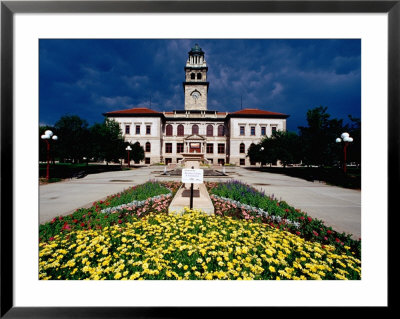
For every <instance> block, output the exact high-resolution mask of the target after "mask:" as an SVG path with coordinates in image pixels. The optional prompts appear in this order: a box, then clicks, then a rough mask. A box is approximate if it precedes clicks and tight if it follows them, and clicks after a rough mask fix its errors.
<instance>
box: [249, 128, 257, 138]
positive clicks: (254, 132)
mask: <svg viewBox="0 0 400 319" xmlns="http://www.w3.org/2000/svg"><path fill="white" fill-rule="evenodd" d="M250 135H251V136H255V135H256V127H255V126H252V127H250Z"/></svg>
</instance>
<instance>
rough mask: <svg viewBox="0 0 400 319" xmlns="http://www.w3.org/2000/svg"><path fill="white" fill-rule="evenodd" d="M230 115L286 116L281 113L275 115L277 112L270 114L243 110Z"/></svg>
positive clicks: (258, 110)
mask: <svg viewBox="0 0 400 319" xmlns="http://www.w3.org/2000/svg"><path fill="white" fill-rule="evenodd" d="M230 114H238V115H284V116H285V115H286V114H283V113H277V112H270V111H264V110H260V109H243V110H240V111H236V112H232V113H230Z"/></svg>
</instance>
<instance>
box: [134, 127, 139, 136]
mask: <svg viewBox="0 0 400 319" xmlns="http://www.w3.org/2000/svg"><path fill="white" fill-rule="evenodd" d="M135 132H136V135H139V134H140V125H136V128H135Z"/></svg>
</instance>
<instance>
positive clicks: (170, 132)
mask: <svg viewBox="0 0 400 319" xmlns="http://www.w3.org/2000/svg"><path fill="white" fill-rule="evenodd" d="M165 135H167V136H172V125H171V124H168V125H167V127H166V129H165Z"/></svg>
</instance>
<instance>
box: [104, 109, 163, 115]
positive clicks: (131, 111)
mask: <svg viewBox="0 0 400 319" xmlns="http://www.w3.org/2000/svg"><path fill="white" fill-rule="evenodd" d="M149 113H152V114H162V113H160V112H157V111H154V110H152V109H148V108H147V107H137V108H133V109H127V110H121V111H111V112H107V113H105V115H116V114H149Z"/></svg>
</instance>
